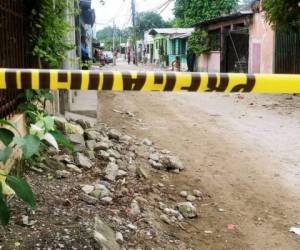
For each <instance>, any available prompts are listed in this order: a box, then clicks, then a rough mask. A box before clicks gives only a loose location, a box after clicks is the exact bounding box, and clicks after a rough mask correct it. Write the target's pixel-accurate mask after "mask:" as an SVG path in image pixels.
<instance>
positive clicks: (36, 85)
mask: <svg viewBox="0 0 300 250" xmlns="http://www.w3.org/2000/svg"><path fill="white" fill-rule="evenodd" d="M0 89H51V90H56V89H62V90H68V89H78V90H99V91H102V90H113V91H127V90H131V91H192V92H212V91H216V92H253V93H300V75H299V74H298V75H283V74H240V73H186V72H148V71H147V72H129V71H128V72H120V71H94V70H93V71H88V70H84V71H81V70H37V69H1V68H0Z"/></svg>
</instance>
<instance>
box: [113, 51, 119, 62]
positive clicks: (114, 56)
mask: <svg viewBox="0 0 300 250" xmlns="http://www.w3.org/2000/svg"><path fill="white" fill-rule="evenodd" d="M117 58H118V50H116V49H115V50H114V52H113V65H114V66H116V65H117Z"/></svg>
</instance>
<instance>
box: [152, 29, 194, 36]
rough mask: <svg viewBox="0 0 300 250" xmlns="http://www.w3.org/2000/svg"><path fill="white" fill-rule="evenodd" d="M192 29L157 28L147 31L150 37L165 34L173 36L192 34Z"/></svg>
mask: <svg viewBox="0 0 300 250" xmlns="http://www.w3.org/2000/svg"><path fill="white" fill-rule="evenodd" d="M193 31H194V28H157V29H151V30H149V34H150V35H155V34H165V35H174V34H186V33H189V32H193Z"/></svg>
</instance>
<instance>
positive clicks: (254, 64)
mask: <svg viewBox="0 0 300 250" xmlns="http://www.w3.org/2000/svg"><path fill="white" fill-rule="evenodd" d="M249 37H250V41H249V66H248V69H249V73H273V72H274V52H275V33H274V31H273V30H272V28H271V27H270V25H269V24H268V23H266V21H265V17H264V12H260V13H255V14H254V15H253V19H252V24H251V25H250V27H249Z"/></svg>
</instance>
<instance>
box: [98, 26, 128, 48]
mask: <svg viewBox="0 0 300 250" xmlns="http://www.w3.org/2000/svg"><path fill="white" fill-rule="evenodd" d="M131 33H132V32H131V28H126V29H123V30H120V29H119V28H115V47H116V48H118V47H119V46H120V37H121V40H122V42H123V43H124V42H126V41H127V39H128V38H129V36H130V34H131ZM113 34H114V28H113V27H111V26H107V27H105V28H103V29H102V30H99V31H97V33H96V38H97V40H98V41H99V42H101V43H104V49H105V50H112V49H113Z"/></svg>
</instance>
